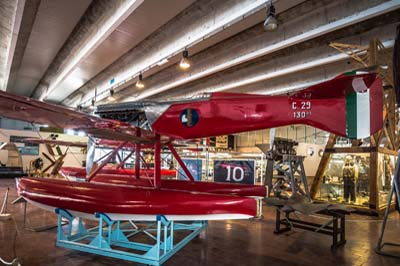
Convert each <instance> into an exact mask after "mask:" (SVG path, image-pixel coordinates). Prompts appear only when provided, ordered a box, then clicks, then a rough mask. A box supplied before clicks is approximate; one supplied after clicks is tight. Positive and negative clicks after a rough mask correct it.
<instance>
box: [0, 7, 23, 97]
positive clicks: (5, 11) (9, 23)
mask: <svg viewBox="0 0 400 266" xmlns="http://www.w3.org/2000/svg"><path fill="white" fill-rule="evenodd" d="M24 5H25V0H17V1H15V0H2V1H0V90H3V91H5V90H6V88H7V84H8V79H9V74H10V69H11V64H12V61H13V56H14V51H15V46H16V43H17V38H18V34H19V29H20V25H21V20H22V14H23V12H24Z"/></svg>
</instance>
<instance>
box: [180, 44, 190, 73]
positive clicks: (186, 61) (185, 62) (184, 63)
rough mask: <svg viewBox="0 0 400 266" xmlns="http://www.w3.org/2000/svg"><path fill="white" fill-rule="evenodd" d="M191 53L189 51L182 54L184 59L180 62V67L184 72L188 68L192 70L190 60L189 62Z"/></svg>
mask: <svg viewBox="0 0 400 266" xmlns="http://www.w3.org/2000/svg"><path fill="white" fill-rule="evenodd" d="M188 57H189V52H188V50H187V49H185V50H183V52H182V59H181V61H180V62H179V67H180V68H181V69H183V70H186V69H188V68H190V66H191V64H190V60H189V58H188Z"/></svg>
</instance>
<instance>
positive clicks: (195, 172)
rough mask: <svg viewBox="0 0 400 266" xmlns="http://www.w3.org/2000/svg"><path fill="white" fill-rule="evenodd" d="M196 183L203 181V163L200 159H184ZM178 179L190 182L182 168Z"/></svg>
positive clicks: (179, 170)
mask: <svg viewBox="0 0 400 266" xmlns="http://www.w3.org/2000/svg"><path fill="white" fill-rule="evenodd" d="M182 161H183V163H184V164H185V165H186V167H187V169H188V170H189V172H190V173H191V174H192V176H193V178H194V180H195V181H201V174H202V172H201V171H202V167H203V161H202V160H199V159H182ZM178 179H180V180H188V179H189V178H187V176H186V173H185V171H183V169H182V168H181V167H179V169H178Z"/></svg>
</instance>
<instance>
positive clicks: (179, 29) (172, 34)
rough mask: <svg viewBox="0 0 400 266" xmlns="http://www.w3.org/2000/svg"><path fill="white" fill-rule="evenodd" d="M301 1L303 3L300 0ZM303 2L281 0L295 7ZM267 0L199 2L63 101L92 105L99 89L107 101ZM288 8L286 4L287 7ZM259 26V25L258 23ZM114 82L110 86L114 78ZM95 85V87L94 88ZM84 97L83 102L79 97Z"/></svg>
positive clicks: (100, 95)
mask: <svg viewBox="0 0 400 266" xmlns="http://www.w3.org/2000/svg"><path fill="white" fill-rule="evenodd" d="M301 1H302V0H301ZM301 1H287V0H281V1H278V2H277V5H278V3H279V2H281V3H290V4H288V6H290V7H291V6H293V5H295V4H297V3H298V2H301ZM266 3H268V0H242V1H236V0H235V1H234V0H230V1H219V0H200V1H196V2H195V3H194V4H193V5H191V6H190V7H189V8H187V9H186V10H185V11H184V12H182V13H181V14H180V15H178V16H177V17H175V18H174V19H172V20H171V21H170V22H168V23H167V24H165V25H164V26H163V27H161V28H160V29H159V30H157V31H156V32H154V33H153V34H152V35H150V37H148V38H147V39H146V40H145V41H143V42H142V43H140V44H139V45H138V46H137V47H134V48H133V49H131V50H130V51H129V52H128V53H126V54H125V55H123V56H122V57H121V58H120V59H118V60H117V61H116V62H114V63H113V64H112V65H111V66H110V67H108V68H107V69H105V70H104V71H102V72H101V73H100V74H99V75H97V76H96V77H95V78H93V79H92V80H90V81H89V82H87V84H86V85H84V86H83V87H81V88H79V90H78V91H76V92H75V93H73V94H71V95H70V96H69V97H67V99H65V100H64V101H63V103H64V104H66V105H71V104H72V105H73V104H76V99H78V100H79V101H87V102H90V101H91V98H92V97H93V96H94V86H96V87H97V92H98V93H99V94H98V96H97V97H98V98H100V99H101V98H106V97H107V96H108V91H109V89H110V88H111V87H112V88H114V89H115V90H117V89H118V88H123V87H126V85H127V84H129V83H133V82H136V77H137V76H138V75H139V74H140V73H142V72H144V71H148V70H150V69H152V68H155V67H157V64H159V62H161V61H163V60H164V59H170V58H172V57H174V56H176V55H179V54H180V53H182V51H183V50H184V49H185V48H190V47H193V46H195V45H197V44H199V43H202V42H203V41H204V40H206V39H210V38H211V37H213V36H215V35H217V33H220V32H221V31H223V30H225V29H226V28H228V27H230V26H232V25H233V24H235V23H238V22H239V21H241V20H243V19H245V18H246V17H248V16H251V15H252V14H254V13H256V12H258V11H260V10H262V11H263V12H264V9H265V6H266ZM285 5H286V4H285ZM256 23H257V22H256ZM113 78H114V79H115V83H113V84H110V80H111V79H113ZM93 84H96V85H93ZM80 94H83V95H84V99H82V100H81V97H77V96H79V95H80Z"/></svg>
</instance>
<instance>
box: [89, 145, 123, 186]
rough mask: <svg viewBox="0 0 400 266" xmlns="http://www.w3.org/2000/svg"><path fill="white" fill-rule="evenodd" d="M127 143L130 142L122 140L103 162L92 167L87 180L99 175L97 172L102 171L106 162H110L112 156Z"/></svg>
mask: <svg viewBox="0 0 400 266" xmlns="http://www.w3.org/2000/svg"><path fill="white" fill-rule="evenodd" d="M127 143H128V141H124V142H121V144H119V145H118V147H116V148H115V149H114V151H113V152H112V153H111V154H110V155H109V156H108V157H107V158H106V159H105V160H104V161H103V162H102V163H101V165H100V166H98V167H96V168H95V169H92V171H91V173H90V174H89V176H88V177H87V181H88V182H90V180H92V178H93V177H95V176H96V175H97V173H98V172H100V171H101V169H103V168H104V166H106V164H108V162H109V161H110V160H111V158H113V157H114V156H115V155H116V154H117V152H118V151H119V150H120V149H122V148H123V147H124V146H125V145H126V144H127Z"/></svg>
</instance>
